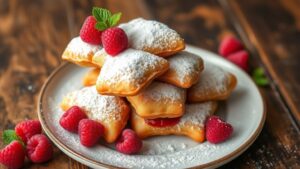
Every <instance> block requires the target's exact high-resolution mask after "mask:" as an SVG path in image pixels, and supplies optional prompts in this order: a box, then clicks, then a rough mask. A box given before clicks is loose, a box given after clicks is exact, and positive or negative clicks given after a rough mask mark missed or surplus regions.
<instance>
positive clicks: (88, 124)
mask: <svg viewBox="0 0 300 169" xmlns="http://www.w3.org/2000/svg"><path fill="white" fill-rule="evenodd" d="M78 134H79V138H80V142H81V144H82V145H84V146H86V147H92V146H94V145H95V144H96V143H97V142H98V141H99V139H100V138H101V137H102V136H103V134H104V127H103V125H102V124H101V123H98V122H96V121H94V120H90V119H83V120H81V121H80V122H79V129H78Z"/></svg>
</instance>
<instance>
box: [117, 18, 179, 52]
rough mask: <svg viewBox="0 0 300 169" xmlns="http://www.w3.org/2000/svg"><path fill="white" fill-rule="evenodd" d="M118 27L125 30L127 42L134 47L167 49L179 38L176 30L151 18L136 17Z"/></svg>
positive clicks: (174, 44) (175, 43)
mask: <svg viewBox="0 0 300 169" xmlns="http://www.w3.org/2000/svg"><path fill="white" fill-rule="evenodd" d="M119 27H120V28H122V29H123V30H124V31H125V32H126V34H127V36H128V40H129V44H130V46H131V47H132V48H134V49H140V50H143V49H153V48H156V49H168V48H172V47H175V46H176V45H177V42H178V41H179V40H181V38H180V35H179V34H178V33H177V32H176V31H174V30H172V29H170V28H169V27H168V26H167V25H165V24H163V23H160V22H157V21H153V20H145V19H143V18H137V19H133V20H131V21H130V22H128V23H124V24H121V25H120V26H119Z"/></svg>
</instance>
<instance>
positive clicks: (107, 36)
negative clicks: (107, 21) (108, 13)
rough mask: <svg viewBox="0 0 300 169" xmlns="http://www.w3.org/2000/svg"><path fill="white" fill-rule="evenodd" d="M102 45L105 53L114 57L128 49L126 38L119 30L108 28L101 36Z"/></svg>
mask: <svg viewBox="0 0 300 169" xmlns="http://www.w3.org/2000/svg"><path fill="white" fill-rule="evenodd" d="M102 44H103V47H104V49H105V51H106V52H107V53H108V54H110V55H112V56H115V55H117V54H118V53H120V52H122V51H123V50H125V49H127V47H128V38H127V35H126V33H125V32H124V30H123V29H121V28H116V27H115V28H108V29H106V30H105V31H104V32H103V34H102Z"/></svg>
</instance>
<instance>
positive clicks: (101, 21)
mask: <svg viewBox="0 0 300 169" xmlns="http://www.w3.org/2000/svg"><path fill="white" fill-rule="evenodd" d="M92 14H93V16H94V17H95V18H96V20H97V23H96V25H95V28H96V29H98V30H100V31H104V30H105V29H107V28H110V27H113V26H115V25H116V24H117V23H118V22H119V20H120V18H121V16H122V13H120V12H118V13H115V14H113V15H112V14H111V12H110V11H109V10H107V9H104V8H98V7H93V10H92Z"/></svg>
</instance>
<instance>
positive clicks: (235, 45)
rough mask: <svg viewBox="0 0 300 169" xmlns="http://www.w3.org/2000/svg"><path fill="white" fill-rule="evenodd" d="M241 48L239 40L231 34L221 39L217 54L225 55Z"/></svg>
mask: <svg viewBox="0 0 300 169" xmlns="http://www.w3.org/2000/svg"><path fill="white" fill-rule="evenodd" d="M242 49H243V45H242V44H241V42H240V41H239V40H237V39H236V38H235V37H233V36H227V37H225V38H224V39H223V40H222V42H221V44H220V46H219V54H220V55H222V56H225V57H226V56H228V55H229V54H231V53H233V52H236V51H239V50H242Z"/></svg>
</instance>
